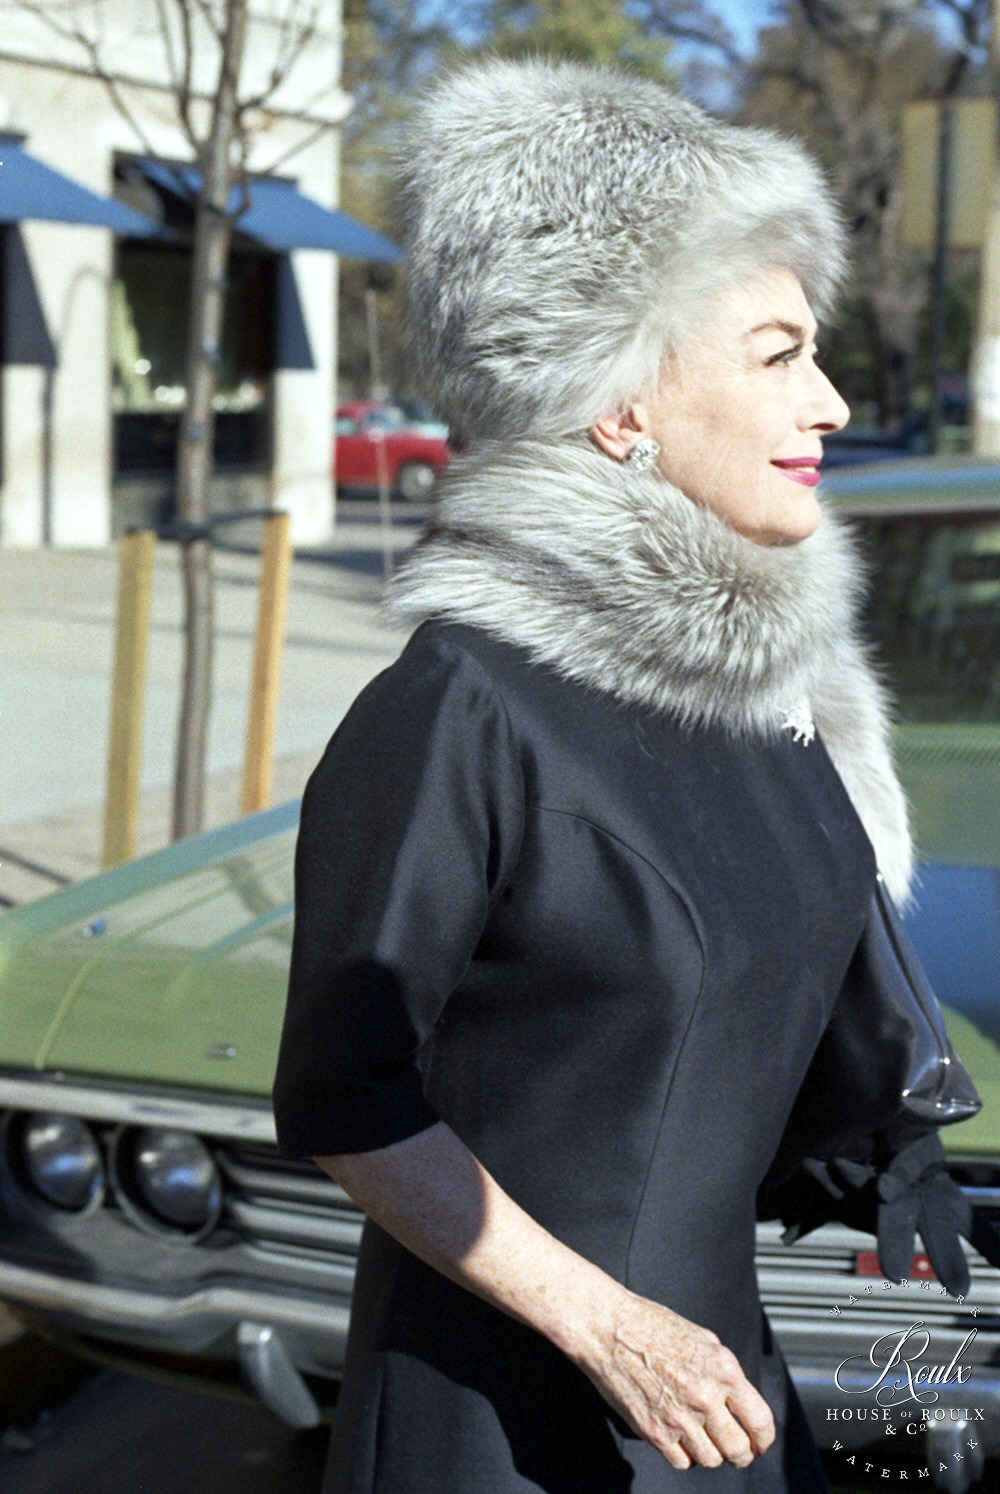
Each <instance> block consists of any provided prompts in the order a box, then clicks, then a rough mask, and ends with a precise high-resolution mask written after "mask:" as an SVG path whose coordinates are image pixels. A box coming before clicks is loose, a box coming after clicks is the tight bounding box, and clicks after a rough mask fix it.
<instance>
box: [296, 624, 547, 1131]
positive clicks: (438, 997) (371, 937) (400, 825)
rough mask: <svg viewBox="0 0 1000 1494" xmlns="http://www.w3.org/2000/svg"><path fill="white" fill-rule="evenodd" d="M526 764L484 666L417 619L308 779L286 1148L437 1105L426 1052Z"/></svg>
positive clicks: (388, 1124) (512, 841)
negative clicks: (429, 1091) (427, 1077)
mask: <svg viewBox="0 0 1000 1494" xmlns="http://www.w3.org/2000/svg"><path fill="white" fill-rule="evenodd" d="M523 820H524V790H523V774H522V771H521V767H520V761H519V756H518V752H517V748H516V744H515V741H514V735H513V732H512V729H511V725H510V722H509V719H508V716H507V713H506V710H505V708H504V704H503V701H502V699H501V697H500V696H499V694H498V692H497V690H496V688H495V686H494V683H493V681H492V679H491V677H490V675H489V674H488V673H487V671H486V670H485V669H484V668H483V667H482V666H481V665H480V664H479V662H478V661H477V660H476V659H475V658H474V657H473V656H472V655H471V654H470V653H469V652H467V651H466V650H465V649H463V648H461V647H459V646H457V645H455V644H453V643H451V642H449V641H447V640H446V639H442V638H441V637H440V636H439V635H438V636H435V634H434V631H433V629H424V630H422V631H421V633H418V634H417V635H415V638H414V639H413V640H411V642H410V645H409V646H408V648H407V649H406V651H405V652H404V653H403V655H402V656H401V657H400V659H398V660H397V661H396V663H395V664H394V665H393V666H392V667H391V668H389V669H388V670H386V671H385V672H384V673H383V674H381V675H379V677H378V678H377V679H376V680H374V681H373V682H372V684H370V685H369V686H368V687H367V689H366V690H365V691H363V693H362V694H361V695H360V696H359V697H358V699H357V701H356V702H355V703H354V705H353V706H352V708H351V710H350V711H349V713H348V715H347V716H346V717H345V719H344V721H343V722H342V724H341V726H340V727H339V729H338V730H337V732H336V733H335V735H334V737H333V739H332V740H331V742H330V745H329V746H328V748H327V750H326V753H325V754H324V756H323V759H322V761H321V762H320V764H319V766H318V767H317V768H316V770H315V772H314V773H313V775H312V777H311V778H310V780H309V783H308V785H307V787H306V792H305V796H304V798H303V803H302V821H301V826H300V830H299V839H298V845H297V848H296V857H295V904H296V906H295V926H294V935H293V941H292V960H291V972H290V978H289V992H288V1005H287V1008H286V1012H285V1021H284V1027H283V1031H282V1037H281V1044H280V1049H279V1055H278V1066H277V1073H276V1078H275V1085H274V1112H275V1122H276V1126H277V1133H278V1146H279V1150H280V1151H281V1153H282V1155H284V1156H288V1157H305V1156H325V1155H331V1154H335V1153H343V1152H360V1151H370V1150H373V1149H375V1148H377V1147H382V1146H388V1145H391V1144H392V1143H393V1142H396V1141H402V1140H404V1139H405V1138H406V1137H408V1136H411V1135H415V1134H416V1133H417V1132H418V1131H421V1130H424V1129H426V1128H427V1127H428V1126H430V1125H433V1124H434V1122H435V1121H436V1120H437V1119H438V1116H437V1115H436V1114H435V1112H434V1110H433V1109H432V1107H431V1106H430V1104H429V1103H428V1101H427V1099H426V1098H425V1096H424V1092H423V1086H422V1076H421V1067H420V1053H421V1048H422V1046H423V1045H424V1044H425V1043H426V1042H427V1039H428V1038H429V1037H430V1036H431V1034H432V1033H433V1030H434V1026H435V1024H436V1022H437V1021H438V1018H439V1017H440V1015H441V1013H442V1011H443V1009H444V1006H445V1004H446V1002H447V1001H448V998H449V996H450V995H451V993H452V991H453V990H454V989H455V988H456V986H457V985H458V984H459V983H460V981H461V979H462V976H463V973H464V972H465V970H466V968H467V966H468V964H469V961H470V960H471V959H472V957H473V954H474V952H475V949H476V945H477V943H478V941H479V938H480V935H481V933H482V930H483V927H484V925H485V922H486V919H487V916H488V912H489V906H490V901H491V898H492V897H493V896H494V895H495V893H496V891H497V890H498V888H499V887H501V886H502V885H503V883H504V882H505V881H506V879H507V877H508V875H509V873H510V870H511V869H512V866H513V863H514V860H515V859H516V856H517V852H518V849H519V846H520V840H521V834H522V829H523Z"/></svg>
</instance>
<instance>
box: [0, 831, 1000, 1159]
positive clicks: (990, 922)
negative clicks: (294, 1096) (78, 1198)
mask: <svg viewBox="0 0 1000 1494" xmlns="http://www.w3.org/2000/svg"><path fill="white" fill-rule="evenodd" d="M297 823H298V805H297V804H289V805H284V806H282V807H281V808H280V809H276V810H270V811H268V812H266V813H265V814H261V815H254V816H252V817H250V818H248V819H246V820H241V821H238V822H237V823H236V824H234V825H229V826H226V827H225V828H224V829H222V830H218V831H212V832H211V833H209V834H208V835H203V836H198V837H196V838H194V839H192V840H189V841H184V842H181V843H179V844H178V845H175V846H171V847H169V848H168V849H167V850H165V851H160V852H157V853H156V854H155V855H153V856H147V857H144V858H142V859H141V860H139V861H135V862H132V863H130V864H128V865H126V866H122V867H118V868H117V869H116V870H115V871H113V872H109V873H105V874H104V875H102V876H100V877H95V878H93V879H92V880H91V881H89V882H82V883H79V884H78V885H76V886H74V887H70V888H67V889H66V890H64V891H62V892H58V893H55V894H54V895H53V896H51V897H48V898H45V899H43V900H41V901H40V902H38V903H33V904H29V905H28V906H26V907H24V908H18V909H15V910H14V911H13V912H11V913H8V914H6V915H4V916H3V917H0V1067H2V1068H8V1069H9V1068H17V1069H29V1070H30V1069H34V1070H45V1071H49V1072H51V1071H61V1072H63V1073H65V1074H67V1075H78V1076H93V1077H95V1078H97V1077H100V1078H103V1079H107V1080H111V1081H119V1082H126V1083H127V1082H137V1083H143V1082H145V1083H150V1084H155V1085H165V1086H169V1087H177V1086H182V1087H193V1088H198V1089H209V1090H212V1091H215V1092H221V1093H233V1094H242V1095H252V1096H258V1097H264V1098H266V1097H267V1096H269V1095H270V1090H271V1084H272V1080H273V1075H274V1065H275V1059H276V1056H277V1049H278V1040H279V1036H280V1032H281V1022H282V1017H283V1013H284V1005H285V991H286V987H287V981H288V960H289V952H290V949H291V937H292V866H293V854H294V840H295V832H296V827H297ZM908 926H909V928H910V932H911V934H912V935H913V939H914V943H915V944H916V946H917V950H918V953H919V954H920V956H921V959H922V960H923V963H924V965H925V967H926V969H927V971H928V974H929V976H930V978H931V981H932V984H933V985H934V987H935V989H936V990H937V992H938V995H939V996H940V998H941V1000H942V1003H943V1005H944V1008H945V1016H946V1019H947V1022H948V1027H949V1030H950V1032H951V1035H952V1039H953V1041H954V1042H955V1045H956V1047H957V1049H958V1051H959V1053H960V1054H961V1056H962V1058H963V1059H964V1060H965V1062H966V1064H967V1065H968V1067H969V1069H970V1070H971V1072H972V1075H973V1078H974V1079H975V1082H976V1085H977V1087H978V1088H979V1091H980V1093H981V1095H982V1097H983V1101H984V1104H983V1110H982V1113H981V1114H980V1115H979V1116H977V1117H976V1118H975V1119H974V1120H972V1121H966V1122H964V1123H963V1124H961V1125H959V1126H954V1127H950V1128H949V1129H947V1130H946V1131H945V1133H944V1136H945V1142H946V1144H947V1145H948V1147H949V1149H950V1150H952V1151H956V1152H962V1153H965V1154H979V1153H987V1152H991V1153H993V1154H994V1155H995V1154H996V1153H997V1152H998V1151H1000V871H998V870H997V869H996V868H994V867H979V866H946V865H934V866H929V867H924V868H922V870H921V879H920V888H919V900H918V904H917V906H916V908H915V909H914V911H913V912H912V913H911V914H910V915H909V916H908Z"/></svg>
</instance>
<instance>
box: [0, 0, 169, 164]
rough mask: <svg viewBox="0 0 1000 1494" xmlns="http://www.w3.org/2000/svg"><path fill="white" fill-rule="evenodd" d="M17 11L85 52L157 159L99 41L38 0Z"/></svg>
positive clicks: (21, 1)
mask: <svg viewBox="0 0 1000 1494" xmlns="http://www.w3.org/2000/svg"><path fill="white" fill-rule="evenodd" d="M17 8H18V9H19V10H23V11H27V12H28V13H29V14H30V15H33V16H35V18H36V19H37V20H39V21H41V22H43V24H44V25H46V26H47V27H48V28H49V30H50V31H52V32H54V33H55V34H56V35H57V36H61V37H62V38H63V40H65V41H69V42H72V43H73V44H74V45H75V46H78V47H80V48H81V50H82V51H83V52H84V53H85V54H86V56H87V58H88V60H89V62H90V67H91V71H92V73H93V76H94V77H95V78H96V80H97V81H98V82H99V83H102V84H103V85H104V87H105V89H106V90H107V92H108V94H109V96H110V98H111V101H112V103H113V104H114V106H115V108H116V109H117V110H118V112H119V114H120V115H121V116H122V118H123V119H124V120H125V122H126V124H128V125H129V127H130V128H131V129H132V130H133V131H134V132H135V135H136V137H137V139H138V140H139V143H140V145H141V146H142V149H143V151H144V152H145V153H146V155H149V156H153V155H155V154H156V151H155V150H154V149H153V146H152V144H151V142H150V139H149V137H148V135H147V134H146V131H145V129H144V128H143V126H142V125H141V124H140V123H139V120H138V118H137V116H136V114H135V112H134V111H133V109H132V108H131V106H130V104H129V103H128V101H127V100H126V98H125V96H124V94H123V93H122V90H121V87H120V85H119V83H118V80H117V78H115V77H114V75H113V74H112V73H110V72H109V71H108V70H107V68H106V67H105V66H104V59H103V56H102V53H101V45H100V42H99V41H97V40H96V38H94V37H92V36H88V35H87V33H86V32H85V31H84V30H83V29H82V27H81V26H80V25H79V24H74V25H66V24H65V23H64V22H62V21H60V20H58V19H57V18H56V16H54V15H53V14H52V10H51V8H50V7H49V6H48V5H42V4H40V3H38V0H18V6H17ZM64 8H65V9H67V10H69V9H71V8H72V9H74V10H78V9H79V6H78V5H73V6H72V7H71V6H69V5H67V6H65V7H64Z"/></svg>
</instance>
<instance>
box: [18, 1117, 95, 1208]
mask: <svg viewBox="0 0 1000 1494" xmlns="http://www.w3.org/2000/svg"><path fill="white" fill-rule="evenodd" d="M20 1151H21V1157H20V1160H21V1165H22V1167H23V1169H24V1173H25V1175H26V1177H27V1179H28V1181H29V1182H30V1184H31V1186H32V1187H33V1188H34V1189H35V1191H36V1192H37V1193H39V1194H41V1196H42V1198H44V1199H45V1200H46V1202H47V1203H50V1204H54V1205H55V1206H56V1208H58V1209H70V1210H73V1211H76V1212H79V1211H80V1210H82V1209H85V1208H86V1207H87V1205H88V1204H89V1203H91V1202H93V1200H94V1199H95V1198H96V1197H97V1196H98V1195H99V1194H100V1193H101V1191H102V1189H103V1186H104V1163H103V1160H102V1158H101V1151H100V1148H99V1146H98V1145H97V1141H96V1139H95V1137H94V1135H93V1133H92V1131H91V1130H90V1128H89V1127H88V1126H86V1125H85V1124H84V1122H83V1121H81V1120H77V1118H76V1116H73V1115H32V1116H30V1117H29V1118H28V1119H27V1120H26V1121H25V1123H24V1127H23V1129H22V1131H21V1147H20Z"/></svg>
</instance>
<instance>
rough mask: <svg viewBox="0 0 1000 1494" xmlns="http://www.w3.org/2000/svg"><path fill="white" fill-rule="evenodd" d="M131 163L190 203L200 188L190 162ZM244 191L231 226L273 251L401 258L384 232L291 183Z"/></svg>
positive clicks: (258, 183) (235, 198) (268, 180)
mask: <svg viewBox="0 0 1000 1494" xmlns="http://www.w3.org/2000/svg"><path fill="white" fill-rule="evenodd" d="M137 164H138V166H139V168H140V170H141V171H142V172H143V175H144V176H145V177H146V178H147V179H148V180H149V181H151V182H152V183H153V185H154V186H156V187H160V188H161V189H162V190H163V191H165V192H171V193H173V195H174V196H175V197H181V198H184V199H185V200H187V201H190V200H191V199H192V198H193V197H194V196H195V195H196V194H197V192H198V191H199V189H200V187H201V172H200V171H199V170H198V169H197V167H195V166H168V165H166V164H165V163H164V162H163V161H151V160H149V159H146V160H143V161H139V162H138V163H137ZM247 195H248V196H249V199H250V205H249V207H248V208H247V209H246V210H245V212H243V213H241V214H240V216H239V218H238V219H237V221H236V226H237V228H238V229H239V231H240V233H243V234H246V235H247V236H248V237H249V238H251V239H256V240H257V242H258V243H259V244H263V245H265V246H266V248H268V249H273V250H274V251H275V252H276V253H278V254H284V253H286V252H287V251H288V250H290V249H328V250H330V251H331V252H332V253H333V254H342V255H344V256H345V257H346V258H348V259H367V260H372V261H374V262H376V263H378V264H397V263H398V262H399V261H400V260H401V259H402V258H403V251H402V250H401V249H400V248H399V247H398V245H396V244H394V243H393V242H392V240H391V239H387V238H386V237H385V235H384V234H381V233H376V231H375V229H374V228H368V227H367V226H366V225H365V224H364V223H359V222H358V220H357V219H356V218H352V217H350V216H349V215H348V214H347V213H342V212H340V211H339V209H336V208H326V207H323V206H322V205H321V204H320V203H318V202H314V201H313V199H312V198H311V197H306V196H305V194H304V193H302V192H300V191H299V189H298V187H296V185H295V183H294V182H288V181H281V180H280V179H279V178H277V177H256V178H251V180H250V182H249V184H248V187H247ZM239 200H240V193H239V190H238V189H234V191H233V195H232V197H231V199H230V210H231V211H235V210H236V208H237V207H238V205H239Z"/></svg>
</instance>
